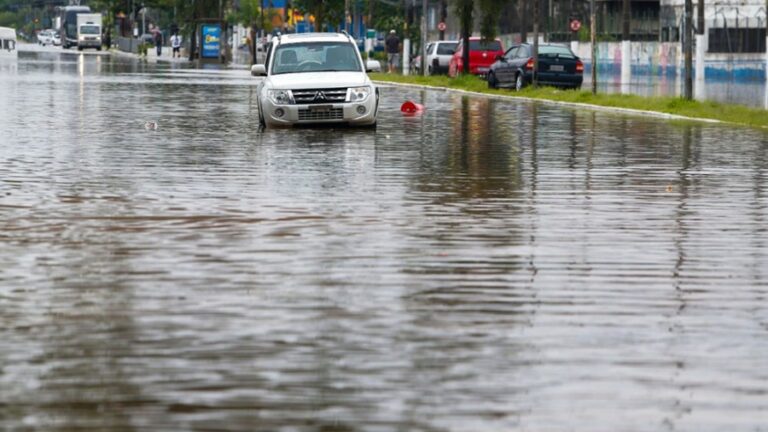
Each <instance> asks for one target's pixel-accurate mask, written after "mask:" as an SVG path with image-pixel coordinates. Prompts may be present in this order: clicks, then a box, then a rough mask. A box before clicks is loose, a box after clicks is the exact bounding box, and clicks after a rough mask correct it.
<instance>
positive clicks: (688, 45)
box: [683, 0, 693, 100]
mask: <svg viewBox="0 0 768 432" xmlns="http://www.w3.org/2000/svg"><path fill="white" fill-rule="evenodd" d="M692 18H693V0H685V13H684V16H683V20H684V21H685V22H684V23H683V28H684V31H683V33H684V34H683V52H684V53H685V66H684V69H685V89H684V94H683V97H684V98H685V99H686V100H692V99H693V80H692V76H693V73H692V72H693V71H692V70H691V68H692V66H693V43H692V42H693V40H692V39H693V22H692V21H693V20H692Z"/></svg>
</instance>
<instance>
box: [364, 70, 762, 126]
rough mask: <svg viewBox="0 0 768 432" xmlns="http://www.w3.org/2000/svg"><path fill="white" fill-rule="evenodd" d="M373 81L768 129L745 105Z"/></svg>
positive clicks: (471, 81) (474, 80)
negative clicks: (567, 103) (659, 114)
mask: <svg viewBox="0 0 768 432" xmlns="http://www.w3.org/2000/svg"><path fill="white" fill-rule="evenodd" d="M369 75H370V77H371V79H373V80H375V81H382V82H392V83H404V84H416V85H425V86H433V87H444V88H449V89H458V90H466V91H471V92H477V93H484V94H489V95H503V96H509V97H524V98H531V99H541V100H549V101H557V102H570V103H580V104H589V105H598V106H603V107H617V108H629V109H635V110H642V111H652V112H658V113H665V114H673V115H678V116H684V117H691V118H701V119H713V120H719V121H722V122H726V123H734V124H739V125H745V126H752V127H759V128H768V110H764V109H760V108H751V107H747V106H743V105H732V104H724V103H720V102H714V101H696V100H691V101H689V100H685V99H683V98H681V97H670V96H665V97H661V96H653V97H644V96H638V95H632V94H608V93H598V94H596V95H593V94H592V92H590V91H585V90H579V91H576V90H560V89H557V88H554V87H539V88H536V89H534V88H533V87H531V86H528V87H526V88H524V89H523V90H522V91H520V92H516V91H514V90H510V89H489V88H488V83H487V82H486V81H484V80H482V79H480V78H478V77H476V76H473V75H464V76H460V77H458V78H448V77H447V76H445V75H435V76H421V75H408V76H404V75H399V74H385V73H371V74H369Z"/></svg>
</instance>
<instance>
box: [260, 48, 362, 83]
mask: <svg viewBox="0 0 768 432" xmlns="http://www.w3.org/2000/svg"><path fill="white" fill-rule="evenodd" d="M356 49H357V48H356V47H355V46H354V45H352V44H350V43H345V42H307V43H291V44H285V45H279V46H278V47H277V50H275V53H274V57H273V58H274V61H273V62H272V74H274V75H277V74H285V73H296V72H345V71H348V72H361V71H362V66H361V65H360V61H359V60H358V56H357V52H356Z"/></svg>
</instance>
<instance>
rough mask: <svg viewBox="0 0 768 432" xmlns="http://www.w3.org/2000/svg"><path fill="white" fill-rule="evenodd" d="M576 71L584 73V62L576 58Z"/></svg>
mask: <svg viewBox="0 0 768 432" xmlns="http://www.w3.org/2000/svg"><path fill="white" fill-rule="evenodd" d="M576 73H584V63H582V62H581V60H576Z"/></svg>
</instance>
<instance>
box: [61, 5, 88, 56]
mask: <svg viewBox="0 0 768 432" xmlns="http://www.w3.org/2000/svg"><path fill="white" fill-rule="evenodd" d="M57 10H58V17H57V18H58V19H57V20H56V21H57V22H58V23H59V25H60V26H61V27H60V28H58V29H57V30H58V31H59V34H60V35H61V47H62V48H69V47H71V46H77V14H81V13H90V12H91V8H89V7H88V6H60V7H58V8H57Z"/></svg>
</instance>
